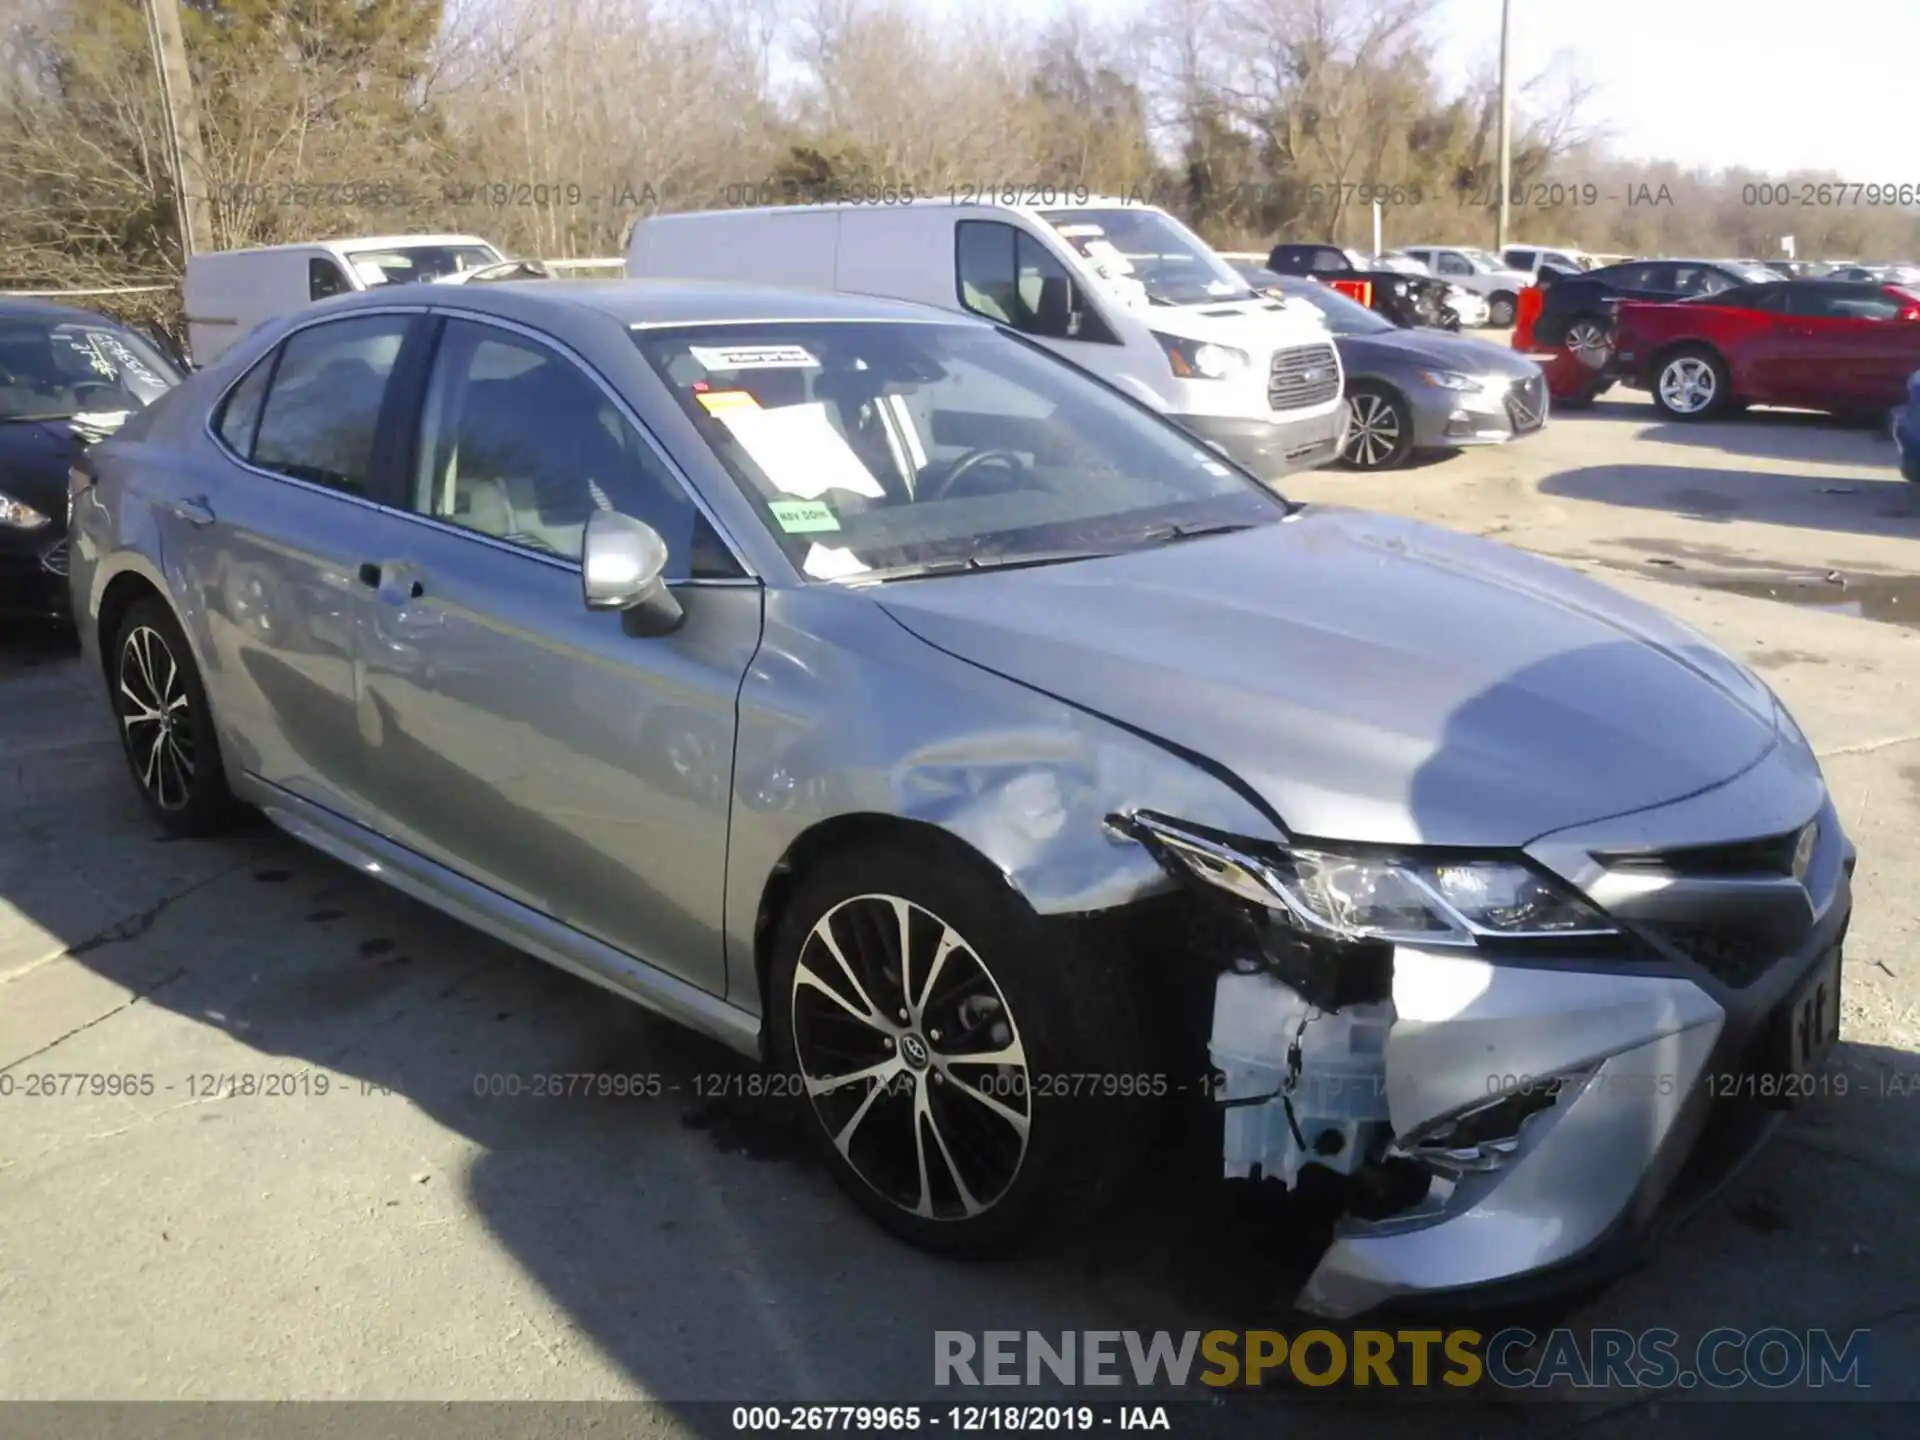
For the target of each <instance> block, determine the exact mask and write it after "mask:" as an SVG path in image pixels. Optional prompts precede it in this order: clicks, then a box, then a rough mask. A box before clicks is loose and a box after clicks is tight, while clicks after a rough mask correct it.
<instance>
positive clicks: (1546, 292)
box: [1533, 260, 1781, 365]
mask: <svg viewBox="0 0 1920 1440" xmlns="http://www.w3.org/2000/svg"><path fill="white" fill-rule="evenodd" d="M1780 278H1781V277H1780V276H1779V275H1778V274H1776V273H1775V272H1774V271H1772V270H1769V269H1768V268H1767V267H1766V266H1764V265H1756V264H1749V263H1748V262H1746V261H1741V260H1630V261H1628V262H1627V263H1626V264H1624V265H1606V266H1602V267H1601V268H1600V269H1598V270H1589V271H1587V272H1586V273H1584V274H1581V275H1568V276H1563V277H1560V278H1557V279H1553V280H1552V281H1551V282H1550V283H1548V284H1546V285H1543V286H1542V287H1541V288H1542V291H1543V296H1542V299H1541V306H1540V314H1539V317H1538V318H1537V319H1536V320H1535V321H1534V322H1533V334H1534V339H1535V340H1536V342H1538V343H1539V344H1542V345H1545V346H1548V347H1555V346H1561V345H1564V346H1565V347H1566V348H1567V349H1569V350H1571V351H1572V352H1573V353H1574V354H1575V355H1577V356H1579V357H1580V358H1581V359H1582V360H1585V361H1586V362H1587V363H1588V364H1593V365H1598V364H1600V363H1601V362H1602V361H1603V360H1604V358H1605V356H1606V354H1607V332H1608V330H1609V329H1610V328H1611V327H1612V323H1613V310H1614V307H1615V306H1616V305H1618V304H1619V303H1620V302H1621V301H1622V300H1691V299H1693V298H1694V297H1696V296H1704V295H1715V294H1718V293H1720V292H1721V291H1723V290H1731V289H1733V288H1734V287H1735V286H1736V285H1759V284H1766V283H1768V282H1773V283H1778V282H1779V281H1780Z"/></svg>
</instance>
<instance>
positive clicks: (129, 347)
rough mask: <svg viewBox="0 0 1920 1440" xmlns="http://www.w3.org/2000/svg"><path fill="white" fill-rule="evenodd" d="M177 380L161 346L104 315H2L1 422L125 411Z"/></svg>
mask: <svg viewBox="0 0 1920 1440" xmlns="http://www.w3.org/2000/svg"><path fill="white" fill-rule="evenodd" d="M179 383H180V372H179V371H178V370H176V369H174V367H173V366H172V365H171V364H170V363H169V362H168V361H167V359H166V358H165V357H164V356H163V355H161V354H160V352H159V351H158V350H157V349H155V348H154V347H153V346H152V345H150V344H148V343H147V342H146V341H145V340H143V339H141V338H140V337H139V336H138V335H135V334H134V333H133V332H132V331H130V330H123V329H121V328H120V327H119V326H117V325H113V324H110V323H108V322H106V321H104V320H98V321H83V320H82V321H75V320H59V321H50V320H43V319H39V318H37V317H36V318H32V319H8V320H0V422H7V421H21V420H71V419H73V418H74V417H75V416H78V415H87V416H105V415H113V416H116V417H124V416H125V415H126V414H127V413H129V412H131V411H135V410H144V409H146V408H147V406H149V405H151V404H153V402H154V401H156V400H158V399H159V398H160V397H161V396H162V395H164V394H166V393H167V392H168V391H169V390H171V389H172V388H173V387H174V386H176V385H178V384H179Z"/></svg>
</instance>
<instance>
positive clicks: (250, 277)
mask: <svg viewBox="0 0 1920 1440" xmlns="http://www.w3.org/2000/svg"><path fill="white" fill-rule="evenodd" d="M505 259H506V257H505V256H504V255H502V254H501V253H500V252H499V251H498V250H496V249H495V248H494V247H493V246H491V245H489V244H488V243H487V242H486V241H485V240H480V239H476V238H475V237H474V236H472V235H376V236H370V237H367V238H365V239H358V240H319V241H314V242H313V243H311V244H303V245H263V246H260V247H258V248H255V249H251V250H211V251H208V252H207V253H206V254H204V255H195V256H194V257H193V258H192V259H190V260H188V261H187V281H186V285H185V287H184V290H185V293H184V295H183V297H182V298H183V299H184V300H185V301H186V311H187V345H188V348H189V349H190V350H192V352H193V362H194V364H196V365H206V364H210V363H211V362H212V361H214V360H215V359H217V358H218V357H219V356H220V354H221V352H223V351H224V350H226V348H227V347H228V346H229V345H231V344H233V343H234V341H236V340H238V339H239V338H240V337H241V336H243V335H245V334H246V333H247V332H248V331H249V330H251V329H253V328H254V326H256V325H258V324H260V323H261V322H263V321H266V320H272V319H274V318H275V317H276V316H280V315H285V314H286V313H287V312H288V311H291V310H298V309H299V308H300V307H301V306H303V305H311V304H312V303H313V302H314V301H316V300H325V299H326V298H327V297H328V296H330V295H344V294H346V293H347V292H348V291H349V290H371V289H373V288H374V287H376V286H379V285H398V284H404V283H406V282H408V281H413V280H439V279H443V278H445V277H448V276H455V275H459V274H462V273H463V272H465V271H468V270H475V269H478V268H480V267H481V266H484V265H498V264H500V263H501V262H502V261H503V260H505Z"/></svg>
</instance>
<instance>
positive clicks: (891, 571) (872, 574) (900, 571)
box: [847, 550, 1116, 583]
mask: <svg viewBox="0 0 1920 1440" xmlns="http://www.w3.org/2000/svg"><path fill="white" fill-rule="evenodd" d="M1115 553H1116V552H1114V551H1112V550H1034V551H1027V552H1023V553H1017V554H1006V555H956V556H954V557H952V558H951V559H945V560H923V561H921V562H920V563H918V564H916V565H891V566H888V567H887V568H886V569H884V570H863V571H861V572H859V573H858V574H854V575H849V576H848V577H847V579H849V580H851V581H853V582H855V583H866V582H869V581H880V582H883V583H884V582H885V581H889V580H920V579H923V578H926V577H928V576H932V575H964V574H967V573H968V572H970V571H975V570H1026V569H1031V568H1033V567H1035V566H1039V565H1065V564H1067V563H1069V562H1070V561H1074V560H1104V559H1107V558H1109V557H1110V556H1112V555H1113V554H1115Z"/></svg>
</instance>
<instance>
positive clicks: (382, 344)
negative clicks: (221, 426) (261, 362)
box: [252, 315, 412, 495]
mask: <svg viewBox="0 0 1920 1440" xmlns="http://www.w3.org/2000/svg"><path fill="white" fill-rule="evenodd" d="M411 323H412V321H411V318H410V317H408V316H405V315H366V316H360V317H356V318H354V319H349V320H332V321H328V322H327V323H325V324H323V325H311V326H308V327H307V328H306V329H304V330H299V331H296V332H295V333H294V334H292V335H290V336H288V337H287V340H286V341H285V343H284V344H283V345H282V346H281V347H280V363H279V366H278V368H276V369H275V371H274V372H273V379H272V382H271V385H270V388H269V389H268V391H267V397H266V403H265V404H264V406H263V407H262V408H261V411H260V421H259V431H258V434H257V436H256V438H255V440H254V442H253V452H252V460H253V463H254V464H255V465H258V466H259V467H260V468H261V469H263V470H272V471H275V472H277V473H279V474H281V475H286V476H289V477H291V478H292V479H295V480H306V481H310V482H311V483H313V484H316V485H325V486H328V487H329V488H331V489H335V490H344V491H346V492H347V493H348V494H351V495H364V494H366V493H367V487H368V484H369V482H370V481H371V479H372V474H373V442H374V437H375V435H376V434H377V433H378V432H379V428H380V410H381V407H382V406H383V405H384V404H385V403H386V396H387V381H388V380H389V378H391V376H392V374H393V367H394V363H395V362H396V361H397V360H398V359H399V358H400V346H401V344H402V342H404V341H405V339H406V336H407V329H408V327H409V325H410V324H411Z"/></svg>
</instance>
